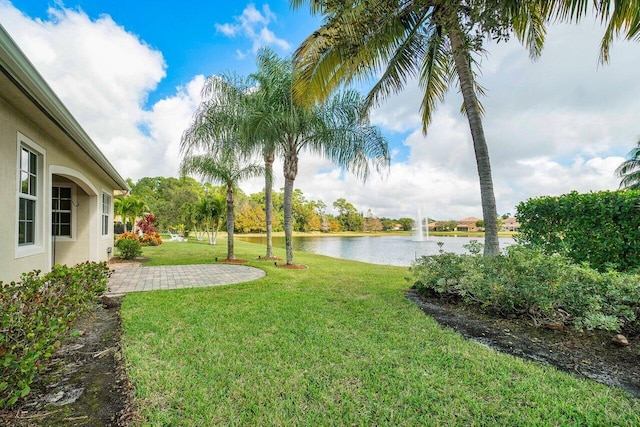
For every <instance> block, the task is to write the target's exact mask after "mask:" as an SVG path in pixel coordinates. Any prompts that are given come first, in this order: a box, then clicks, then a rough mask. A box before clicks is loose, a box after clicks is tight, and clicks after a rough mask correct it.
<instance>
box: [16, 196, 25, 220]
mask: <svg viewBox="0 0 640 427" xmlns="http://www.w3.org/2000/svg"><path fill="white" fill-rule="evenodd" d="M26 202H27V201H26V200H25V199H20V204H19V209H18V210H19V212H18V221H24V220H25V219H27V203H26Z"/></svg>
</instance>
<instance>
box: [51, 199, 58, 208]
mask: <svg viewBox="0 0 640 427" xmlns="http://www.w3.org/2000/svg"><path fill="white" fill-rule="evenodd" d="M51 209H52V210H54V211H57V210H58V209H60V200H58V199H53V200H52V201H51Z"/></svg>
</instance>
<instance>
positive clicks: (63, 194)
mask: <svg viewBox="0 0 640 427" xmlns="http://www.w3.org/2000/svg"><path fill="white" fill-rule="evenodd" d="M60 198H61V199H70V198H71V188H69V187H60Z"/></svg>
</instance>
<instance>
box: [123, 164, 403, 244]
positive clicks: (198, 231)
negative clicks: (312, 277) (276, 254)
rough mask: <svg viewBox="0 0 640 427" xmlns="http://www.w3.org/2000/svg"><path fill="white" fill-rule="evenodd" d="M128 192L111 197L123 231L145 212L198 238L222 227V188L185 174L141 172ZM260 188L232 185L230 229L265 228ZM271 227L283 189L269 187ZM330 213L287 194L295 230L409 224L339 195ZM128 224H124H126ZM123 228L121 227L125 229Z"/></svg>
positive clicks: (280, 223) (277, 220)
mask: <svg viewBox="0 0 640 427" xmlns="http://www.w3.org/2000/svg"><path fill="white" fill-rule="evenodd" d="M127 182H128V184H129V186H130V188H131V191H130V193H129V195H128V196H126V197H124V196H121V197H118V198H117V199H116V214H117V215H120V217H121V219H122V222H123V223H124V224H123V225H122V227H121V228H122V229H123V231H126V230H129V231H131V228H132V225H133V224H135V223H136V220H135V218H140V217H142V216H143V213H144V212H150V213H153V215H155V217H156V218H157V228H158V229H159V230H162V231H166V230H168V229H171V230H176V231H179V232H181V233H184V234H185V235H195V236H196V237H197V238H198V239H200V240H203V239H205V238H208V239H209V242H210V243H212V244H213V243H215V232H216V230H221V231H226V223H225V221H223V219H224V218H225V217H226V203H225V196H226V194H225V193H226V189H225V187H224V186H215V185H212V184H210V183H208V182H205V183H201V182H199V181H197V180H196V179H194V178H192V177H189V176H186V177H181V178H176V177H168V178H167V177H145V178H141V179H139V180H138V181H137V182H133V181H132V180H131V179H129V180H127ZM265 198H266V196H265V192H264V190H263V191H261V192H259V193H254V194H246V193H245V192H244V191H242V190H241V189H238V188H236V189H234V211H235V212H234V217H235V218H234V232H237V233H265V232H266V222H265V216H266V214H265ZM272 199H273V200H272V203H273V211H274V215H273V223H272V224H273V231H276V232H281V231H284V191H283V189H281V190H280V191H274V192H273V194H272ZM331 206H333V208H334V209H335V211H336V214H331V213H328V212H327V209H328V205H327V204H326V203H325V202H324V201H322V200H309V199H308V198H307V197H306V196H305V195H304V193H303V192H302V190H300V189H295V190H294V191H293V193H292V226H293V231H296V232H314V231H318V232H340V231H353V232H376V231H391V230H404V231H410V230H411V229H412V228H413V226H414V219H413V218H407V217H403V218H386V217H377V216H375V215H374V214H373V212H372V211H371V210H370V209H369V210H368V211H367V212H363V211H362V210H360V209H358V208H357V207H356V206H355V205H354V204H353V203H351V202H349V201H347V200H346V199H344V198H339V199H337V200H335V201H334V202H333V203H332V205H331ZM127 224H128V225H127ZM125 227H126V229H125Z"/></svg>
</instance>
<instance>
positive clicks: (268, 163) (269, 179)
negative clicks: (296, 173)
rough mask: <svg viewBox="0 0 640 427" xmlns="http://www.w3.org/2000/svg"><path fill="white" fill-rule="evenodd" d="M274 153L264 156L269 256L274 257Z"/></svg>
mask: <svg viewBox="0 0 640 427" xmlns="http://www.w3.org/2000/svg"><path fill="white" fill-rule="evenodd" d="M274 157H275V156H274V154H273V153H268V154H265V156H264V167H265V173H264V204H265V217H266V222H267V224H266V225H267V258H271V257H273V236H272V234H273V161H274Z"/></svg>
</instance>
